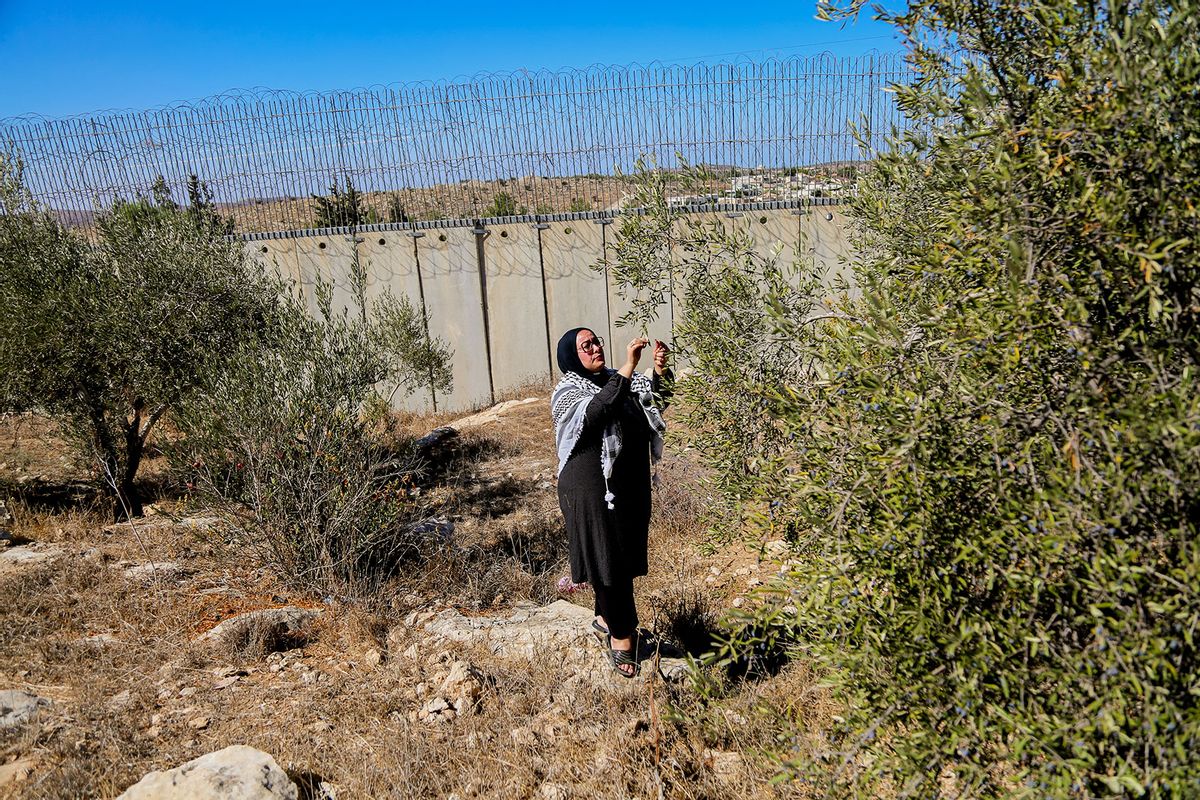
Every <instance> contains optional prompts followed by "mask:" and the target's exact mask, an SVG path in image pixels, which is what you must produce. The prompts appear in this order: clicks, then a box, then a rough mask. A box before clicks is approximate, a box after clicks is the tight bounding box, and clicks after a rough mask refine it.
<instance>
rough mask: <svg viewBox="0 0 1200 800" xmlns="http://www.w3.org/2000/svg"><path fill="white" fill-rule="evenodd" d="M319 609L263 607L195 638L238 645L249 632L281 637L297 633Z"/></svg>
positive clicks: (205, 642)
mask: <svg viewBox="0 0 1200 800" xmlns="http://www.w3.org/2000/svg"><path fill="white" fill-rule="evenodd" d="M320 613H321V611H320V610H319V609H313V608H298V607H297V606H285V607H283V608H264V609H261V610H259V611H247V612H246V613H245V614H238V615H237V616H236V617H230V618H229V619H227V620H225V621H224V622H222V623H221V624H220V625H217V626H216V627H215V628H213V629H212V630H210V631H208V632H207V633H205V634H204V635H202V636H201V637H200V638H199V639H197V641H199V642H201V643H203V644H211V645H230V646H235V647H236V646H237V645H238V643H239V642H240V641H243V640H245V639H246V638H247V637H248V636H250V635H252V634H253V635H257V636H262V637H264V638H270V637H277V638H284V637H287V636H290V635H294V634H296V633H297V632H299V631H300V630H301V629H302V628H303V627H304V626H305V625H307V624H308V623H310V622H312V621H313V620H314V619H316V618H317V616H318V615H320Z"/></svg>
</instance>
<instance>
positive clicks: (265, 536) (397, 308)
mask: <svg viewBox="0 0 1200 800" xmlns="http://www.w3.org/2000/svg"><path fill="white" fill-rule="evenodd" d="M347 288H348V290H349V296H350V297H351V298H352V300H353V306H352V307H349V308H343V309H338V308H335V307H334V304H333V287H332V286H331V285H330V284H328V283H323V282H318V284H317V287H316V296H317V307H318V314H319V315H318V317H316V318H313V317H310V316H309V315H308V314H307V313H306V311H305V309H304V306H303V304H302V302H301V301H300V300H299V299H298V298H294V297H291V296H287V297H285V298H284V299H283V300H282V304H283V306H282V308H283V311H282V313H281V317H282V319H283V320H284V331H283V335H281V336H280V337H278V339H277V340H275V341H274V342H273V343H272V344H271V346H270V347H266V348H263V347H256V346H254V345H253V343H251V344H249V345H247V346H245V347H241V348H239V349H238V351H237V356H236V358H235V359H234V362H235V366H234V367H233V368H231V369H229V370H227V371H226V372H225V373H224V374H223V375H222V377H221V380H220V381H219V382H218V383H217V384H216V385H215V386H214V387H213V389H212V391H211V392H210V393H209V394H208V395H207V396H206V397H205V398H203V400H202V401H200V402H196V403H194V404H192V405H190V406H189V407H188V409H187V413H186V414H183V415H181V418H180V427H181V430H182V431H183V433H184V434H185V436H186V439H185V443H184V447H182V448H181V449H180V450H179V452H178V453H177V463H178V465H179V466H180V469H181V470H182V472H183V473H184V474H185V475H186V476H187V478H188V480H189V481H190V484H189V485H190V487H191V488H192V489H193V490H194V491H195V492H196V494H197V496H198V497H199V498H200V499H202V500H204V501H205V502H206V503H207V504H209V505H211V506H214V507H216V508H218V509H222V510H223V511H224V512H226V514H227V516H228V517H229V518H230V519H233V520H235V521H237V522H238V523H239V528H240V530H241V534H242V536H243V538H244V540H245V541H246V542H247V543H249V544H250V545H251V547H253V548H254V549H255V550H256V552H257V553H258V555H259V556H260V557H261V558H262V560H263V561H264V562H265V563H267V564H269V565H271V566H272V567H273V568H274V569H276V570H277V571H278V572H279V573H280V574H281V575H282V576H283V577H284V579H285V580H287V581H288V582H289V583H291V584H293V585H296V586H298V587H302V588H305V589H311V590H317V591H319V592H321V593H323V594H349V595H362V594H366V593H369V592H371V591H373V590H374V589H375V588H377V587H378V585H379V584H380V583H381V582H382V581H383V580H385V579H386V578H388V577H389V576H391V575H392V574H393V573H394V571H395V569H396V567H397V566H398V565H399V564H400V563H402V562H403V560H404V559H405V558H406V557H408V556H412V555H418V554H422V553H424V552H425V550H426V549H427V546H428V544H430V537H432V536H434V534H435V533H436V531H435V528H436V526H431V525H424V526H423V525H421V524H420V523H421V522H422V518H423V510H424V509H423V506H422V504H421V502H420V501H419V500H418V499H417V498H416V496H415V493H414V492H412V491H411V490H412V489H413V488H414V486H413V484H412V480H413V477H414V472H415V470H416V468H417V466H418V465H417V462H416V458H415V452H414V449H413V447H412V440H411V437H408V436H405V435H403V434H402V433H401V432H400V431H398V430H397V429H396V428H395V425H394V422H393V417H392V415H391V413H390V407H389V403H390V402H391V401H392V400H394V399H395V398H396V397H403V396H406V395H407V394H409V393H411V392H413V391H414V390H416V389H417V388H419V387H424V386H428V385H429V383H430V381H431V380H432V381H433V382H434V384H435V386H436V388H438V389H439V390H446V391H448V390H449V384H450V372H449V366H448V364H449V358H450V354H449V352H448V350H447V349H446V347H445V345H443V344H442V343H441V342H439V341H436V340H435V341H431V340H430V339H429V338H428V337H427V336H426V334H425V326H424V320H423V319H422V317H421V314H420V312H419V311H416V310H414V309H413V307H412V306H411V305H410V304H409V303H408V302H407V300H406V299H404V298H400V299H396V298H395V297H393V296H391V295H390V294H385V295H383V296H382V297H381V298H379V299H378V300H376V301H375V302H374V304H372V305H370V306H368V304H367V302H366V297H365V292H366V270H365V269H364V268H363V267H362V266H361V265H360V263H359V262H358V260H357V258H356V259H355V261H354V262H353V269H352V270H351V283H350V286H349V287H347Z"/></svg>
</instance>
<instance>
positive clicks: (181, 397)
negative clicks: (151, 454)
mask: <svg viewBox="0 0 1200 800" xmlns="http://www.w3.org/2000/svg"><path fill="white" fill-rule="evenodd" d="M190 194H191V202H190V204H189V205H188V206H187V207H184V208H180V207H179V206H178V205H176V204H175V203H174V202H173V201H172V200H171V196H170V192H169V191H168V190H167V188H166V185H165V184H164V183H163V182H162V181H161V180H160V181H159V182H158V183H157V184H156V186H155V189H154V191H153V193H152V194H151V195H150V196H149V197H145V198H139V199H137V200H134V201H123V202H118V203H117V204H116V205H115V206H114V207H113V208H112V209H111V210H110V211H109V212H107V213H102V214H101V215H100V216H99V217H98V219H97V225H96V229H97V234H98V239H97V241H96V242H95V243H89V242H87V241H85V240H84V239H82V238H80V237H79V236H78V235H76V234H74V233H72V232H70V231H68V230H66V229H65V228H63V227H62V226H61V225H60V224H59V223H58V222H56V221H55V220H54V219H53V217H51V216H50V214H49V213H47V212H46V211H44V210H42V209H40V208H38V207H37V205H36V204H35V203H34V201H33V199H32V197H31V196H30V195H29V194H28V192H27V191H26V190H25V189H24V188H23V186H22V183H21V169H20V164H19V163H18V162H17V161H16V160H15V159H14V158H12V157H11V156H0V402H2V403H3V406H4V407H5V408H24V409H37V410H40V411H43V412H45V413H47V414H49V415H51V416H53V417H55V418H57V419H59V420H60V421H62V422H63V423H64V425H65V431H66V434H67V436H68V438H69V439H70V440H71V441H73V442H74V444H75V446H76V448H77V450H78V452H79V453H80V454H81V455H82V456H83V457H84V458H85V459H87V460H88V461H89V462H90V463H91V464H93V465H94V467H95V470H96V473H97V480H98V482H99V483H100V484H101V485H102V486H103V487H104V489H105V490H106V491H107V492H108V494H109V495H110V496H112V497H113V499H114V510H115V515H116V516H117V518H122V517H125V516H139V515H140V514H141V512H142V509H141V498H140V496H139V494H138V490H137V487H136V485H135V482H134V481H135V478H136V475H137V471H138V467H139V465H140V463H141V460H142V455H143V453H144V451H145V448H146V444H147V441H148V439H149V437H150V434H151V432H152V430H153V429H154V427H155V425H156V423H157V422H158V421H159V420H160V419H161V418H162V416H163V414H165V413H166V412H167V411H168V409H171V408H172V407H176V406H178V405H179V404H181V403H185V402H187V401H188V400H189V399H190V398H192V397H194V396H196V395H197V394H198V393H201V392H202V391H204V389H205V388H206V386H207V385H208V383H209V382H210V380H211V379H212V378H213V377H214V376H215V375H216V374H217V373H218V372H219V371H220V370H221V369H223V367H224V365H225V363H226V358H227V354H228V353H229V352H230V350H231V349H232V348H234V347H235V346H237V345H239V344H240V343H242V342H246V341H253V340H255V339H256V338H258V337H261V336H263V335H266V334H267V332H268V331H269V329H270V328H271V325H272V323H271V319H272V316H273V310H274V307H275V296H276V294H277V292H278V284H277V283H276V282H275V281H273V280H272V279H270V278H269V277H268V276H266V275H265V274H263V273H262V272H261V270H260V269H259V268H258V267H257V266H256V265H255V264H254V263H253V262H251V261H249V260H248V259H247V258H246V256H245V253H244V251H243V249H242V246H241V244H240V243H238V242H236V241H233V240H231V239H229V238H228V237H227V236H226V234H227V233H228V231H229V226H228V222H227V221H226V220H224V219H222V218H221V217H220V216H218V215H217V214H216V213H215V211H214V210H213V209H212V205H211V201H210V198H209V195H208V194H207V191H206V190H205V189H204V187H203V186H201V185H200V184H199V182H198V181H197V180H195V179H193V181H192V184H191V186H190Z"/></svg>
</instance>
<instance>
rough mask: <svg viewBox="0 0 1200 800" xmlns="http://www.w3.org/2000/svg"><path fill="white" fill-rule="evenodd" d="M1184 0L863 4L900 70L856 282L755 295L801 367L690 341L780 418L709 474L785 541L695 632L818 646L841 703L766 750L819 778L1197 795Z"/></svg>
mask: <svg viewBox="0 0 1200 800" xmlns="http://www.w3.org/2000/svg"><path fill="white" fill-rule="evenodd" d="M1198 10H1200V9H1197V8H1195V7H1194V4H1191V3H1188V2H1185V3H1184V4H1182V5H1181V4H1172V5H1169V6H1166V5H1162V4H1158V3H1143V4H1137V5H1132V6H1130V5H1118V6H1106V7H1104V8H1103V9H1101V8H1099V7H1093V6H1087V5H1082V6H1081V5H1072V4H1067V3H1060V2H1052V1H1044V2H1032V3H1027V4H1024V5H1022V6H1020V7H1019V8H1018V7H1016V6H1011V5H1008V6H1006V5H1003V4H1002V5H998V6H997V5H994V4H992V5H989V4H983V3H975V2H968V3H943V2H936V1H933V2H923V1H920V0H918V2H914V3H911V4H909V5H908V7H907V8H906V9H905V11H904V13H903V14H900V15H893V14H889V13H888V12H886V11H885V10H882V9H877V10H876V11H877V13H878V14H880V15H882V16H884V17H886V18H889V19H891V20H892V21H893V22H895V23H896V24H897V25H898V26H899V29H900V30H901V32H902V33H903V35H904V36H905V38H906V41H907V42H908V43H909V46H910V48H911V52H912V59H913V62H914V64H915V66H917V67H918V69H919V70H920V73H921V79H920V80H919V81H918V82H917V83H916V84H915V85H913V86H909V87H900V88H899V90H898V92H897V96H898V99H899V102H900V103H901V106H902V108H904V110H905V111H906V113H907V114H908V115H909V116H910V117H911V121H912V123H913V129H912V132H910V133H908V134H904V135H899V136H897V138H896V141H895V142H894V144H893V147H892V149H891V151H890V152H889V153H887V154H885V155H883V156H882V157H880V158H879V160H878V161H877V162H876V163H875V165H874V167H873V169H871V170H869V171H867V172H865V173H864V174H863V175H862V176H861V179H860V184H859V192H858V195H857V197H856V199H855V200H854V211H855V214H856V216H857V218H858V220H859V222H860V224H861V239H860V242H859V246H860V253H861V254H862V255H861V258H860V259H859V260H858V262H857V263H856V264H855V268H856V272H857V274H858V277H859V281H860V284H861V287H862V299H861V300H856V299H853V298H851V297H850V296H848V295H844V296H843V297H842V298H841V299H840V300H838V301H837V303H836V304H835V305H836V308H835V312H836V316H834V317H833V318H829V319H824V320H819V321H816V322H815V323H814V321H813V317H812V316H807V317H806V316H802V315H796V314H795V313H789V312H786V311H783V310H781V309H779V308H778V307H770V308H769V309H768V313H769V316H770V317H771V318H772V319H773V320H774V322H775V324H776V325H777V326H778V330H779V333H780V335H781V336H783V337H784V338H788V339H790V340H791V341H792V342H794V343H795V344H794V347H795V350H796V357H797V358H799V360H800V361H801V362H807V363H811V364H812V365H813V369H812V370H811V371H809V372H801V373H797V374H795V375H787V376H783V378H782V379H781V380H779V381H778V382H777V383H776V385H775V386H773V387H770V386H768V385H766V384H764V382H762V381H760V380H758V377H757V375H756V374H754V373H753V372H751V371H749V370H748V369H745V368H743V367H742V365H741V363H740V362H739V361H738V357H739V355H740V353H739V350H740V348H742V347H744V346H745V343H743V342H736V341H729V340H726V339H725V338H723V337H721V336H716V337H711V338H708V339H707V340H706V339H705V338H700V339H697V340H696V341H697V342H698V343H700V342H705V341H707V342H708V344H709V346H712V347H717V348H720V349H721V350H723V351H725V358H726V362H725V364H724V365H722V362H721V361H720V360H719V359H715V358H714V359H712V360H711V361H710V367H709V369H713V370H714V371H713V372H711V373H710V374H707V375H704V376H703V379H704V380H705V381H706V382H707V383H708V384H709V386H711V387H712V388H713V393H714V394H722V395H725V394H728V395H730V396H738V395H742V394H745V395H748V396H751V397H756V398H758V400H759V402H760V403H762V404H763V405H762V406H761V410H762V413H763V414H764V416H766V417H768V418H769V419H770V424H771V425H773V426H774V429H775V430H776V431H777V435H778V436H779V437H780V438H781V439H782V440H784V441H786V442H788V445H787V446H786V447H781V448H779V449H778V450H776V451H775V452H774V453H773V454H769V455H768V457H767V458H765V459H764V462H765V463H762V464H760V466H759V473H760V475H761V478H762V480H761V483H760V486H759V488H758V489H755V490H753V492H752V493H750V494H744V495H738V494H736V492H742V491H746V490H748V489H751V488H752V487H748V486H747V485H746V484H745V483H742V482H730V484H729V486H730V488H731V489H733V490H734V492H735V494H733V495H732V496H731V499H732V500H735V501H737V502H738V503H739V504H740V505H741V507H742V508H751V509H758V511H759V516H758V519H757V520H756V521H755V522H756V524H755V525H754V527H752V528H751V531H752V532H753V533H758V532H760V531H761V530H762V529H763V528H765V527H767V526H774V527H776V529H778V528H779V526H781V525H782V526H783V528H784V530H788V531H791V532H792V533H793V537H792V538H793V542H794V546H795V548H796V550H797V555H796V556H794V557H795V558H796V562H797V565H796V566H795V568H794V569H792V571H791V572H790V573H789V574H788V575H787V576H786V580H785V583H784V585H783V586H782V587H780V592H781V594H778V595H776V596H775V597H774V599H773V601H772V602H767V603H766V604H765V605H764V606H763V607H762V608H761V610H757V611H751V612H747V613H746V614H743V615H741V618H740V619H738V618H735V620H734V622H735V624H734V626H733V628H732V629H731V631H730V634H729V637H730V641H729V643H728V645H727V647H726V650H725V653H724V654H723V655H724V656H725V657H726V658H727V659H734V658H736V657H738V656H739V654H741V653H744V652H745V651H746V650H747V649H748V648H752V647H754V646H755V645H757V646H760V647H761V646H762V645H763V643H764V642H766V643H771V644H772V645H773V644H775V643H783V645H784V646H786V647H789V648H790V649H791V650H792V652H793V653H794V654H803V655H804V656H805V657H806V658H808V659H810V660H811V661H812V663H813V664H814V665H815V666H816V667H817V668H818V669H820V670H821V672H822V673H823V675H824V678H825V681H826V682H827V683H828V685H830V686H831V687H833V689H834V691H835V692H836V693H837V694H838V696H839V697H840V698H841V700H842V702H843V705H844V711H843V712H842V714H841V716H840V718H839V720H838V721H837V722H836V724H835V725H834V726H832V727H831V728H830V729H828V730H825V731H822V732H821V736H820V738H819V742H818V744H817V745H816V746H815V747H811V748H810V746H808V745H805V746H804V747H801V746H799V745H797V746H796V747H795V749H789V748H788V746H787V745H786V744H784V745H783V746H781V748H780V750H779V751H778V753H777V755H778V757H779V758H780V759H781V762H782V763H783V764H784V766H785V768H786V772H787V773H788V774H790V775H792V776H800V777H804V778H806V779H808V780H811V781H815V782H816V783H817V784H818V786H820V787H821V789H822V790H823V791H824V792H825V793H826V794H828V795H830V796H838V797H875V796H878V795H879V794H880V793H881V792H888V793H890V794H892V795H894V796H898V797H938V796H943V795H946V794H949V795H953V796H966V797H998V796H1030V797H1039V798H1041V797H1063V798H1066V797H1118V796H1153V797H1188V796H1192V795H1194V794H1195V786H1196V784H1195V780H1196V775H1197V774H1198V772H1200V764H1198V763H1197V762H1198V758H1197V756H1196V753H1197V752H1200V749H1198V746H1200V709H1198V707H1197V701H1196V689H1195V669H1196V661H1197V647H1196V639H1195V637H1194V631H1195V630H1196V628H1197V626H1198V625H1200V592H1197V590H1196V587H1197V586H1198V585H1200V547H1198V545H1197V541H1198V539H1197V533H1198V531H1197V521H1198V520H1200V501H1198V500H1197V498H1198V497H1200V478H1198V477H1197V472H1196V470H1195V464H1196V463H1197V462H1198V459H1200V393H1198V392H1197V386H1196V374H1197V368H1198V367H1200V364H1198V363H1197V361H1198V359H1200V337H1198V327H1197V325H1198V322H1200V283H1198V281H1197V278H1198V260H1197V258H1198V255H1200V253H1198V247H1200V242H1198V241H1197V237H1196V231H1197V230H1200V226H1198V222H1200V220H1198V218H1197V215H1198V213H1200V212H1197V209H1196V207H1195V203H1194V202H1193V198H1195V197H1196V196H1197V193H1198V191H1200V165H1198V162H1197V160H1196V159H1195V158H1194V155H1193V151H1194V149H1195V147H1196V144H1197V143H1200V118H1198V117H1197V116H1196V115H1195V114H1193V113H1191V109H1193V108H1195V107H1196V103H1197V100H1198V99H1200V96H1198V94H1197V89H1196V87H1197V84H1198V79H1200V50H1198V48H1197V44H1196V43H1197V42H1198V41H1200V36H1198V34H1200V31H1198V30H1197V28H1198V27H1200V16H1198V15H1197V11H1198ZM948 43H954V44H955V45H956V46H957V47H959V48H960V49H959V50H957V51H953V50H950V49H949V46H948ZM692 302H693V298H691V297H690V296H689V297H688V298H686V303H688V304H690V303H692ZM699 302H703V301H702V300H700V301H699ZM696 333H700V332H696ZM693 335H695V333H694V334H693ZM785 357H786V356H785ZM751 365H752V367H755V364H754V360H753V359H752V360H751ZM752 424H758V423H752ZM735 452H738V453H740V445H739V450H738V451H735ZM722 459H723V460H724V463H722ZM716 466H718V467H720V468H721V469H722V471H723V472H724V473H725V474H727V475H729V474H737V473H739V469H738V467H737V464H736V459H732V458H727V457H725V456H719V457H718V459H717V461H716ZM725 480H729V479H728V478H726V479H725ZM747 516H748V517H752V515H747ZM752 521H754V520H753V519H752ZM766 599H768V600H771V599H772V598H771V597H767V598H766ZM783 741H784V742H788V741H791V742H798V741H801V737H798V736H794V737H784V738H783Z"/></svg>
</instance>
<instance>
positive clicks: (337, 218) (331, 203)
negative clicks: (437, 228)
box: [312, 175, 403, 228]
mask: <svg viewBox="0 0 1200 800" xmlns="http://www.w3.org/2000/svg"><path fill="white" fill-rule="evenodd" d="M344 180H345V182H346V189H345V191H342V190H341V189H339V188H338V185H337V182H336V181H334V183H333V185H332V186H330V187H329V195H328V196H326V197H319V196H317V195H313V196H312V199H313V200H315V201H316V207H315V210H314V214H315V216H314V218H313V227H314V228H340V227H344V226H356V225H369V224H372V223H375V222H378V221H379V220H378V214H376V213H375V210H374V209H372V208H368V207H367V205H366V203H365V202H364V201H363V196H362V192H360V191H358V190H357V189H355V188H354V184H353V183H351V182H350V176H349V175H347V176H346V177H345V179H344ZM389 210H392V208H391V206H389ZM401 213H403V211H402V209H401Z"/></svg>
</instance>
